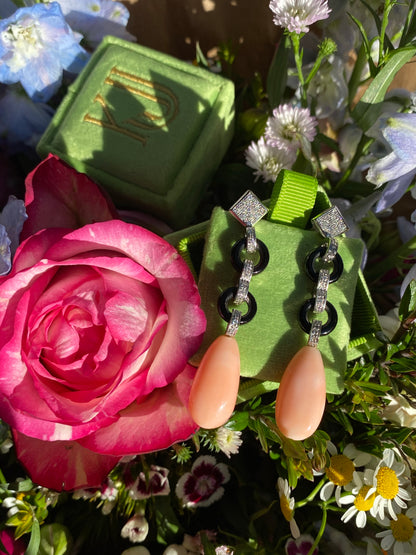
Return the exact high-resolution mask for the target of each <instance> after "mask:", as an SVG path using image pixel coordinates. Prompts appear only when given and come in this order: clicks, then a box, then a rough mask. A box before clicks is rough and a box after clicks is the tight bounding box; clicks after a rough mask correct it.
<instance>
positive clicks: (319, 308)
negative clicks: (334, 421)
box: [275, 206, 348, 440]
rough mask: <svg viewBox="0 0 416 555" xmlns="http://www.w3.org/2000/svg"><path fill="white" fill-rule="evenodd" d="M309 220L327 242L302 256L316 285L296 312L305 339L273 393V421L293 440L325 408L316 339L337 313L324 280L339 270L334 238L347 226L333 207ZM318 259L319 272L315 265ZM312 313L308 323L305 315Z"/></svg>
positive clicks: (308, 431)
mask: <svg viewBox="0 0 416 555" xmlns="http://www.w3.org/2000/svg"><path fill="white" fill-rule="evenodd" d="M312 224H313V226H314V227H315V229H316V230H317V231H318V232H319V233H320V234H321V235H323V236H324V237H325V238H326V239H327V240H328V243H327V244H323V245H321V246H320V247H318V248H317V249H315V250H314V251H313V252H312V253H310V255H309V256H308V258H307V260H306V272H307V274H308V275H309V277H310V278H311V280H312V281H314V282H315V283H316V284H317V285H316V290H315V295H314V297H312V298H310V299H308V300H307V301H305V303H304V304H303V305H302V308H301V310H300V313H299V320H300V325H301V327H302V329H303V331H305V332H306V333H308V334H309V338H308V343H307V345H305V346H304V347H302V348H301V349H300V350H299V351H298V352H297V353H296V354H295V356H294V357H293V358H292V360H291V361H290V362H289V364H288V366H287V368H286V370H285V372H284V374H283V377H282V380H281V382H280V386H279V389H278V391H277V397H276V411H275V412H276V424H277V426H278V428H279V430H280V431H281V432H282V434H283V435H284V436H286V437H288V438H290V439H294V440H304V439H306V438H307V437H309V436H311V435H312V434H313V433H314V432H315V430H316V429H317V428H318V426H319V424H320V422H321V419H322V416H323V413H324V410H325V402H326V381H325V369H324V363H323V360H322V355H321V353H320V352H319V349H318V341H319V338H320V336H321V335H328V334H329V333H331V331H333V330H334V328H335V326H336V325H337V322H338V315H337V311H336V309H335V308H334V306H333V305H332V304H331V303H330V302H329V301H327V294H328V287H329V284H330V283H334V282H335V281H337V280H338V279H339V278H340V276H341V274H342V272H343V262H342V259H341V256H340V255H339V253H338V242H337V241H336V239H335V237H337V236H339V235H341V234H342V233H345V232H346V231H347V230H348V226H347V224H346V222H345V220H344V218H343V217H342V214H341V212H340V211H339V210H338V208H337V207H336V206H333V207H331V208H329V209H328V210H325V212H323V213H322V214H320V215H319V216H317V217H316V218H314V219H313V220H312ZM318 260H319V261H320V262H319V264H320V265H321V268H320V269H319V272H318V271H317V270H316V269H315V265H316V264H317V262H318ZM331 265H332V271H331V270H330V268H329V267H328V266H331ZM311 311H312V312H313V318H312V322H310V321H309V318H308V315H309V314H310V312H311ZM323 312H326V313H327V321H326V323H325V324H323V323H322V320H321V319H320V318H319V316H320V315H321V314H323Z"/></svg>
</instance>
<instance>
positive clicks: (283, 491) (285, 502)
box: [277, 478, 300, 539]
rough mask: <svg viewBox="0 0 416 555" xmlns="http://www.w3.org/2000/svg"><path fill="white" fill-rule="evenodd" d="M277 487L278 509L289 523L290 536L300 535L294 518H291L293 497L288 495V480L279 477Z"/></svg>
mask: <svg viewBox="0 0 416 555" xmlns="http://www.w3.org/2000/svg"><path fill="white" fill-rule="evenodd" d="M277 489H278V491H279V500H280V509H281V511H282V514H283V516H284V517H285V519H286V520H287V522H288V523H289V526H290V532H291V534H292V536H293V537H294V538H295V539H296V538H298V537H299V536H300V531H299V527H298V525H297V524H296V521H295V519H294V518H293V515H294V513H295V500H294V499H293V497H290V487H289V482H288V481H287V480H284V479H283V478H279V479H278V480H277Z"/></svg>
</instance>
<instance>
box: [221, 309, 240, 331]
mask: <svg viewBox="0 0 416 555" xmlns="http://www.w3.org/2000/svg"><path fill="white" fill-rule="evenodd" d="M240 321H241V312H240V310H237V309H236V308H233V310H232V312H231V318H230V321H229V322H228V325H227V329H226V330H225V335H228V336H229V337H234V335H235V334H236V333H237V330H238V327H239V326H240Z"/></svg>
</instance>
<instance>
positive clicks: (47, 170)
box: [22, 154, 117, 239]
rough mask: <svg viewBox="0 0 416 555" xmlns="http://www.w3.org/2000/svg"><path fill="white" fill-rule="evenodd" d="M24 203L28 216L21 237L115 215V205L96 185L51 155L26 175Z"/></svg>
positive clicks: (71, 226)
mask: <svg viewBox="0 0 416 555" xmlns="http://www.w3.org/2000/svg"><path fill="white" fill-rule="evenodd" d="M25 205H26V212H27V215H28V219H27V220H26V222H25V224H24V226H23V232H22V238H23V239H25V238H27V237H29V236H30V235H33V234H34V233H36V232H37V231H39V230H40V229H45V228H50V227H66V228H68V229H76V228H78V227H81V226H83V225H85V224H89V223H93V222H102V221H106V220H111V219H113V218H116V217H117V211H116V209H115V207H114V206H113V204H112V202H111V201H110V200H109V199H108V198H106V197H105V196H104V193H103V192H102V191H101V190H100V189H99V187H98V185H96V184H95V183H94V182H93V181H91V179H90V178H89V177H87V176H86V175H85V174H82V173H79V172H77V171H75V170H74V169H73V168H71V167H70V166H68V165H67V164H65V163H64V162H62V160H60V159H59V158H58V157H57V156H55V155H53V154H50V155H49V156H48V158H46V159H45V160H43V161H42V162H41V163H40V164H39V165H38V166H37V167H36V168H35V169H34V170H33V171H32V172H31V173H30V174H29V175H28V176H27V178H26V196H25Z"/></svg>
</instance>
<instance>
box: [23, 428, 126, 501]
mask: <svg viewBox="0 0 416 555" xmlns="http://www.w3.org/2000/svg"><path fill="white" fill-rule="evenodd" d="M13 436H14V441H15V447H16V452H17V457H18V459H19V461H20V462H21V464H22V465H23V466H24V467H25V468H26V470H27V471H28V473H29V475H30V476H31V478H32V480H33V481H34V482H35V483H36V484H38V485H40V486H43V487H46V488H49V489H53V490H56V491H62V490H65V491H69V490H74V489H79V488H83V487H88V488H92V487H99V486H100V485H101V484H102V482H103V481H104V479H105V477H106V476H107V474H108V473H109V472H110V470H111V469H112V468H113V467H114V466H115V465H116V464H117V463H118V462H119V460H120V457H112V456H109V455H99V454H98V453H93V452H92V451H90V450H88V449H86V448H85V447H83V446H82V445H80V444H79V443H77V442H75V441H50V442H46V441H41V440H39V439H34V438H31V437H27V436H25V435H23V434H21V433H19V432H17V431H16V430H13Z"/></svg>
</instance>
